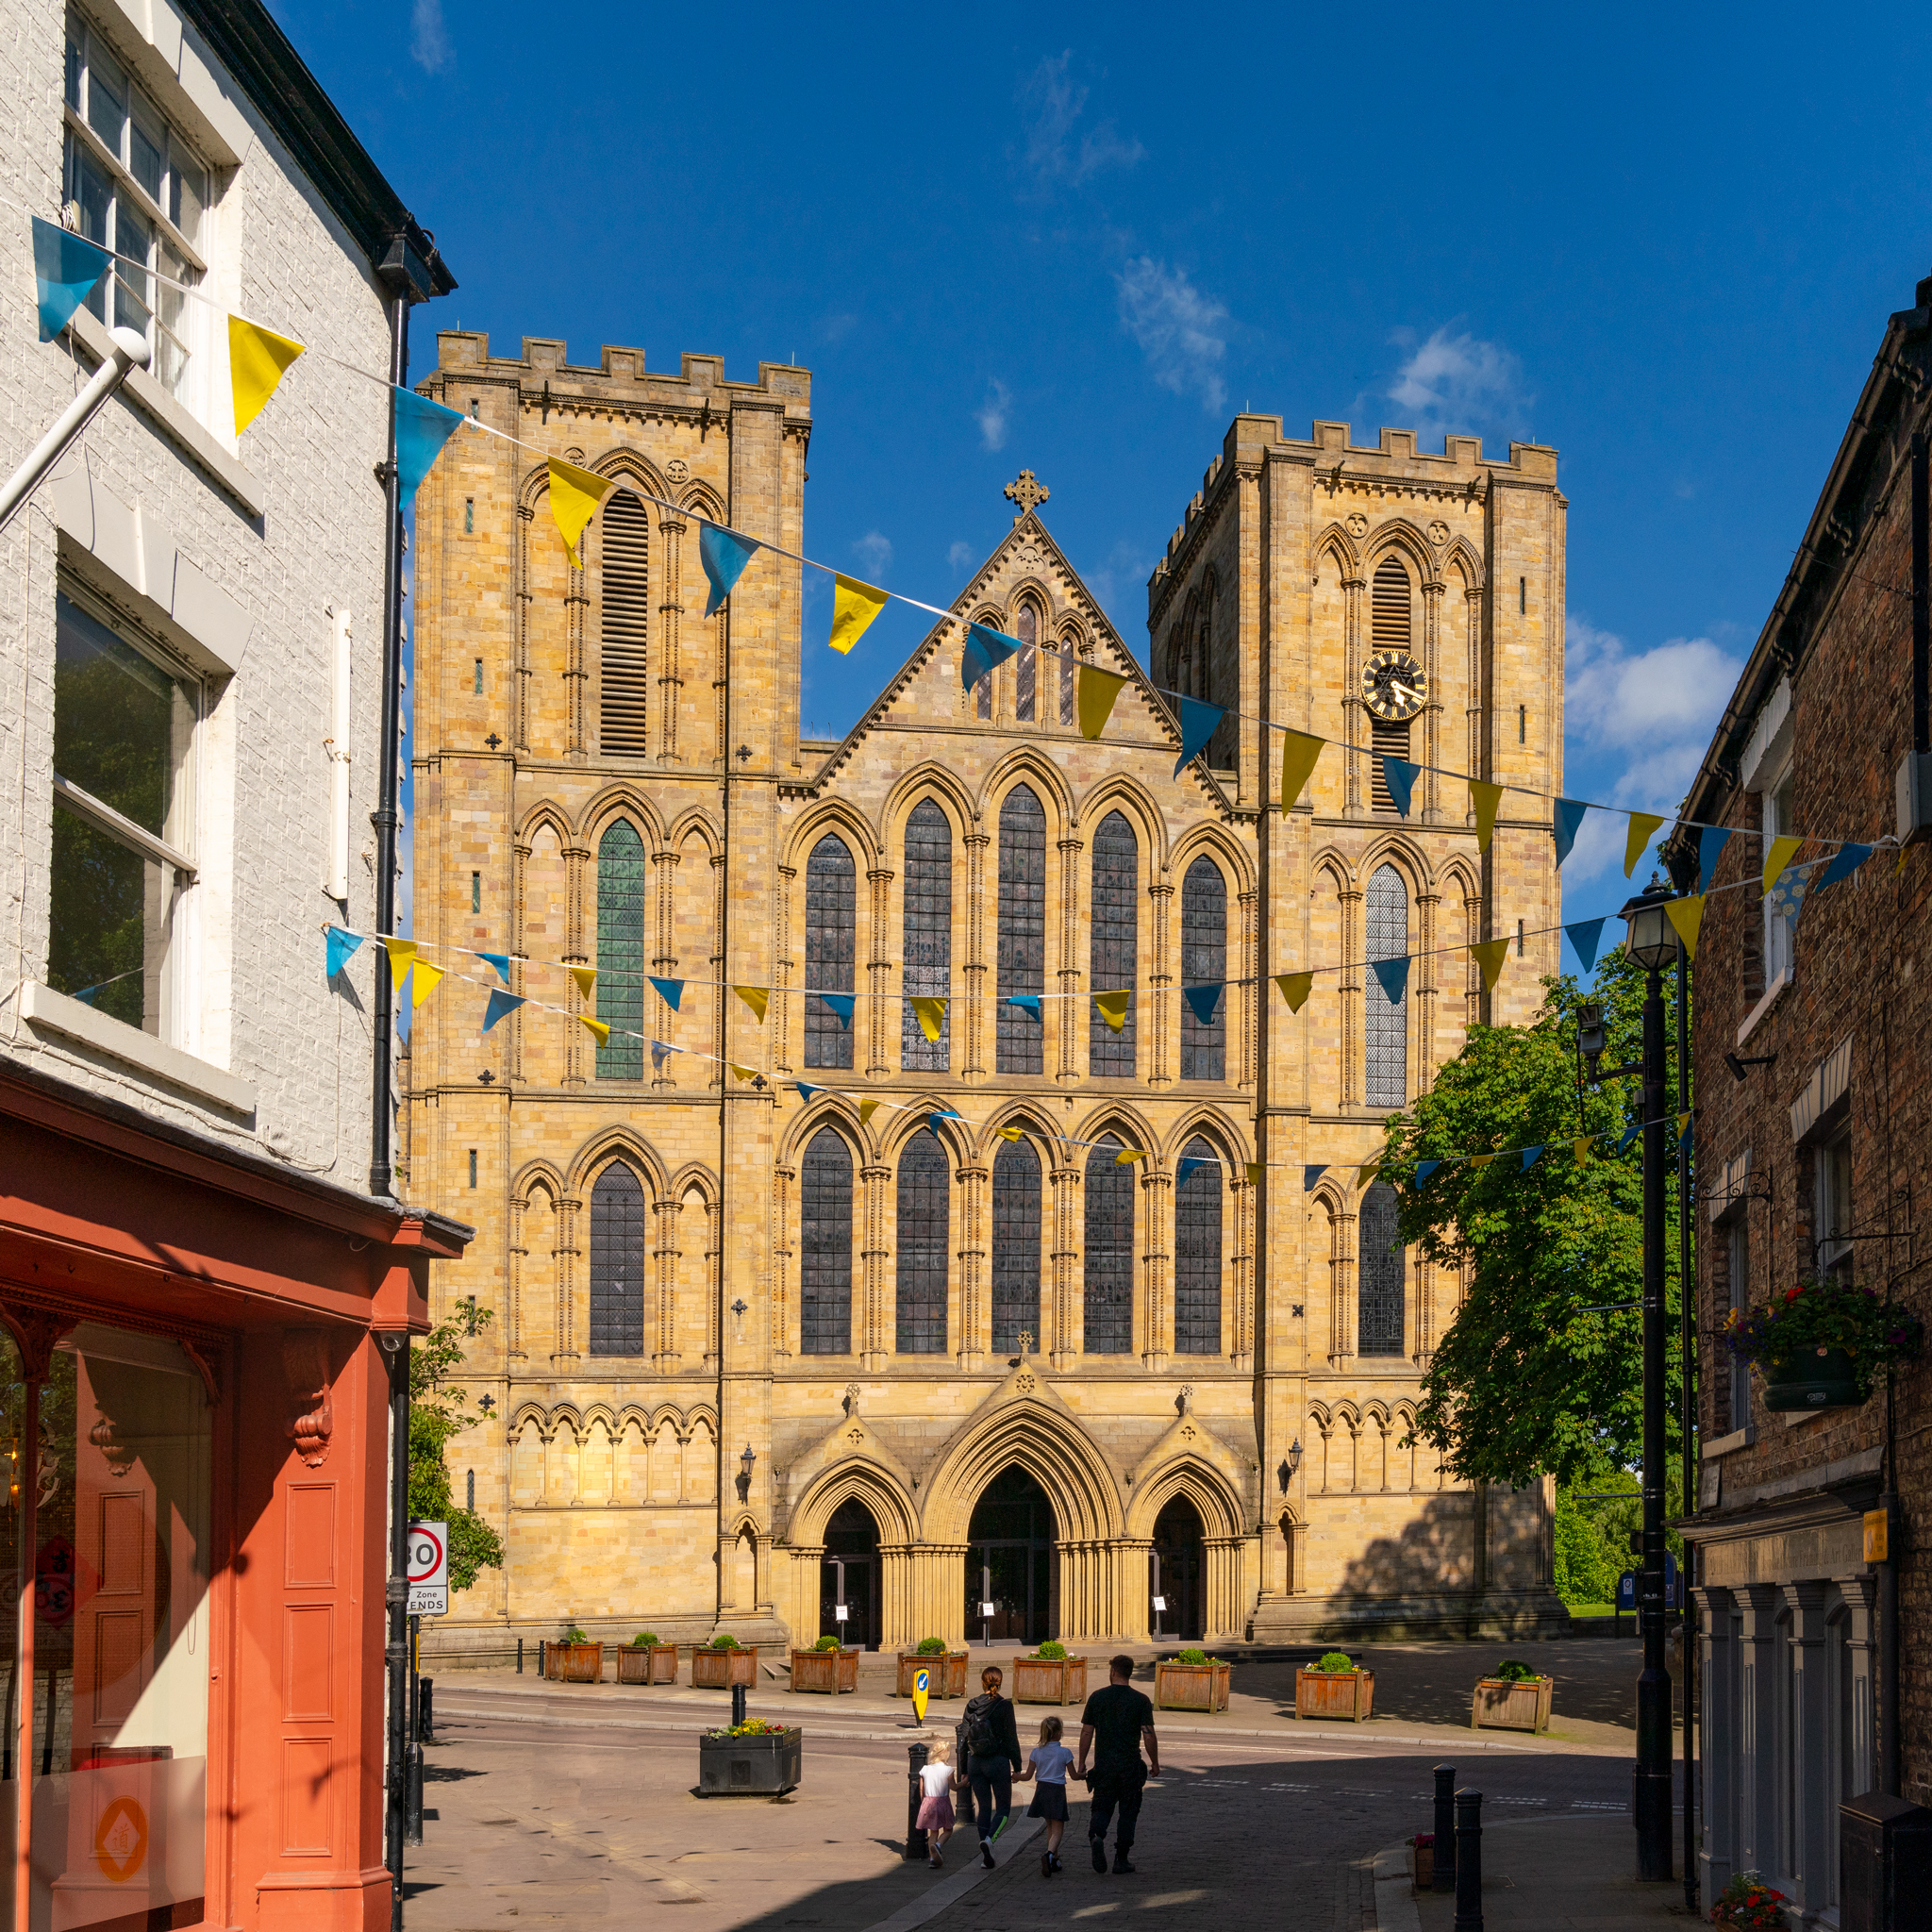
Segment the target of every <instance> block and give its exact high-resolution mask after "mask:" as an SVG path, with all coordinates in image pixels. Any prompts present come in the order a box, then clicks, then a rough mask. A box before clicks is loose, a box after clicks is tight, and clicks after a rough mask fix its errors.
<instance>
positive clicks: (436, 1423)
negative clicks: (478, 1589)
mask: <svg viewBox="0 0 1932 1932" xmlns="http://www.w3.org/2000/svg"><path fill="white" fill-rule="evenodd" d="M471 1319H472V1318H471V1317H469V1316H467V1315H466V1317H465V1320H464V1323H463V1324H461V1325H458V1324H457V1323H455V1322H444V1323H443V1324H441V1326H440V1327H436V1328H432V1329H431V1330H430V1331H429V1333H428V1334H427V1335H425V1337H424V1338H423V1339H422V1341H419V1342H417V1343H416V1344H415V1346H414V1347H413V1348H411V1349H410V1351H409V1520H410V1521H411V1522H412V1523H447V1524H449V1583H450V1588H451V1589H452V1590H468V1589H469V1588H470V1586H471V1585H472V1584H474V1583H475V1580H476V1578H477V1576H478V1574H480V1573H481V1572H482V1570H483V1569H484V1567H485V1566H486V1565H487V1566H488V1567H489V1568H491V1569H492V1570H500V1569H502V1567H503V1539H502V1538H501V1537H499V1536H498V1535H497V1533H496V1532H495V1531H494V1530H493V1529H491V1526H490V1525H489V1524H487V1523H485V1522H484V1521H483V1519H482V1518H481V1517H480V1516H478V1515H477V1514H476V1512H475V1510H474V1509H461V1508H458V1507H457V1501H456V1496H455V1493H454V1491H453V1490H452V1488H451V1484H450V1475H449V1464H448V1462H447V1461H446V1460H445V1459H444V1452H445V1451H446V1450H447V1449H448V1447H449V1444H450V1441H451V1440H452V1439H453V1438H455V1437H457V1436H459V1435H461V1434H462V1432H463V1431H464V1430H465V1429H467V1428H470V1427H472V1426H473V1425H474V1424H476V1423H479V1422H481V1421H482V1420H483V1416H482V1413H481V1412H480V1411H477V1410H473V1409H472V1408H471V1407H470V1406H469V1393H468V1391H466V1390H462V1389H456V1388H452V1387H451V1386H450V1383H451V1378H452V1377H453V1376H455V1375H456V1374H458V1372H459V1371H460V1370H461V1368H462V1365H463V1341H464V1339H465V1336H466V1333H474V1332H475V1329H481V1328H482V1327H484V1326H485V1325H486V1324H488V1323H489V1321H490V1310H489V1309H488V1308H477V1309H475V1315H474V1322H475V1329H472V1328H471V1327H470V1321H471Z"/></svg>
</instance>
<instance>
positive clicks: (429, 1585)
mask: <svg viewBox="0 0 1932 1932" xmlns="http://www.w3.org/2000/svg"><path fill="white" fill-rule="evenodd" d="M404 1554H405V1556H406V1557H407V1559H408V1561H407V1566H406V1567H407V1574H408V1582H409V1604H408V1608H409V1614H410V1615H411V1616H415V1617H446V1616H448V1615H449V1524H446V1523H412V1524H410V1525H409V1534H408V1541H407V1542H406V1543H405V1545H404Z"/></svg>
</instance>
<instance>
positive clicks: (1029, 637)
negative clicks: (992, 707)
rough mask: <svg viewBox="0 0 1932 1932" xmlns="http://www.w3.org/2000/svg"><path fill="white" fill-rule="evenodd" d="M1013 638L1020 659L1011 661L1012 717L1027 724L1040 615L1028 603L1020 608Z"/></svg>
mask: <svg viewBox="0 0 1932 1932" xmlns="http://www.w3.org/2000/svg"><path fill="white" fill-rule="evenodd" d="M1015 635H1016V636H1017V637H1018V638H1019V640H1020V655H1019V657H1018V658H1016V659H1015V660H1014V661H1015V664H1016V666H1017V669H1016V670H1015V672H1014V674H1013V716H1014V717H1015V718H1021V719H1025V720H1027V721H1028V722H1029V723H1030V722H1031V720H1032V717H1033V710H1034V705H1033V696H1034V692H1035V691H1037V690H1038V689H1039V686H1040V613H1039V611H1038V610H1036V609H1035V608H1034V607H1033V605H1032V604H1031V603H1030V602H1028V603H1025V604H1022V605H1021V606H1020V622H1019V624H1018V625H1017V626H1016V629H1015Z"/></svg>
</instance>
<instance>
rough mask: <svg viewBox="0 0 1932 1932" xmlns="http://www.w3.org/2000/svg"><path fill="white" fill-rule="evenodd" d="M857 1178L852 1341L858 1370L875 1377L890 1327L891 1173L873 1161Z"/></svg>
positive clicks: (885, 1351)
mask: <svg viewBox="0 0 1932 1932" xmlns="http://www.w3.org/2000/svg"><path fill="white" fill-rule="evenodd" d="M858 1178H859V1182H860V1197H859V1198H860V1201H861V1203H862V1209H861V1211H862V1212H863V1214H864V1218H865V1235H864V1246H863V1248H862V1249H861V1251H860V1257H859V1260H860V1276H859V1278H860V1283H861V1288H860V1299H859V1309H860V1324H859V1326H860V1332H859V1333H858V1335H855V1336H854V1337H853V1338H852V1340H853V1347H854V1352H855V1353H856V1354H857V1355H858V1358H859V1363H860V1366H861V1367H863V1368H864V1369H865V1370H866V1371H867V1372H868V1373H869V1374H875V1373H876V1372H877V1371H878V1370H880V1369H882V1368H884V1367H885V1365H886V1357H887V1355H888V1354H889V1353H890V1350H889V1348H888V1339H889V1337H890V1336H891V1326H892V1313H893V1307H892V1283H891V1279H890V1277H889V1275H888V1273H887V1269H886V1263H887V1261H888V1260H889V1259H890V1258H891V1257H889V1256H888V1255H887V1253H886V1190H887V1187H888V1185H889V1184H890V1183H891V1178H892V1170H891V1168H890V1167H888V1166H886V1165H885V1164H884V1163H883V1162H879V1161H873V1162H869V1163H867V1164H866V1165H865V1166H863V1167H861V1168H860V1169H859V1171H858Z"/></svg>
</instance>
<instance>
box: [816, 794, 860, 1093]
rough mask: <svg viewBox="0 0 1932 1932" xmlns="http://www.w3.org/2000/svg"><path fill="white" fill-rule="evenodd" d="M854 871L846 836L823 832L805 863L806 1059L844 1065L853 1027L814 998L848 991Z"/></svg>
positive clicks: (819, 1063) (852, 954) (852, 951)
mask: <svg viewBox="0 0 1932 1932" xmlns="http://www.w3.org/2000/svg"><path fill="white" fill-rule="evenodd" d="M857 921H858V870H857V868H856V867H855V866H854V865H853V863H852V855H851V853H850V852H848V851H847V850H846V849H845V841H844V840H842V839H841V838H840V837H839V836H838V835H837V834H836V833H832V832H827V833H826V834H825V836H824V838H823V839H821V840H820V841H819V842H818V843H817V844H816V845H814V846H813V847H812V848H811V857H810V858H808V860H807V861H806V866H805V984H806V995H805V1063H806V1065H807V1066H808V1067H849V1066H850V1065H851V1064H852V1028H851V1027H849V1026H847V1025H845V1024H843V1023H842V1022H841V1020H840V1018H839V1016H838V1014H837V1013H835V1012H833V1010H832V1009H831V1008H830V1007H828V1006H826V1004H825V1003H824V1000H822V999H815V998H814V997H813V994H814V993H819V992H850V991H852V972H853V959H854V957H855V952H856V948H857V944H858V941H857V938H856V930H855V929H856V925H857Z"/></svg>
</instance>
